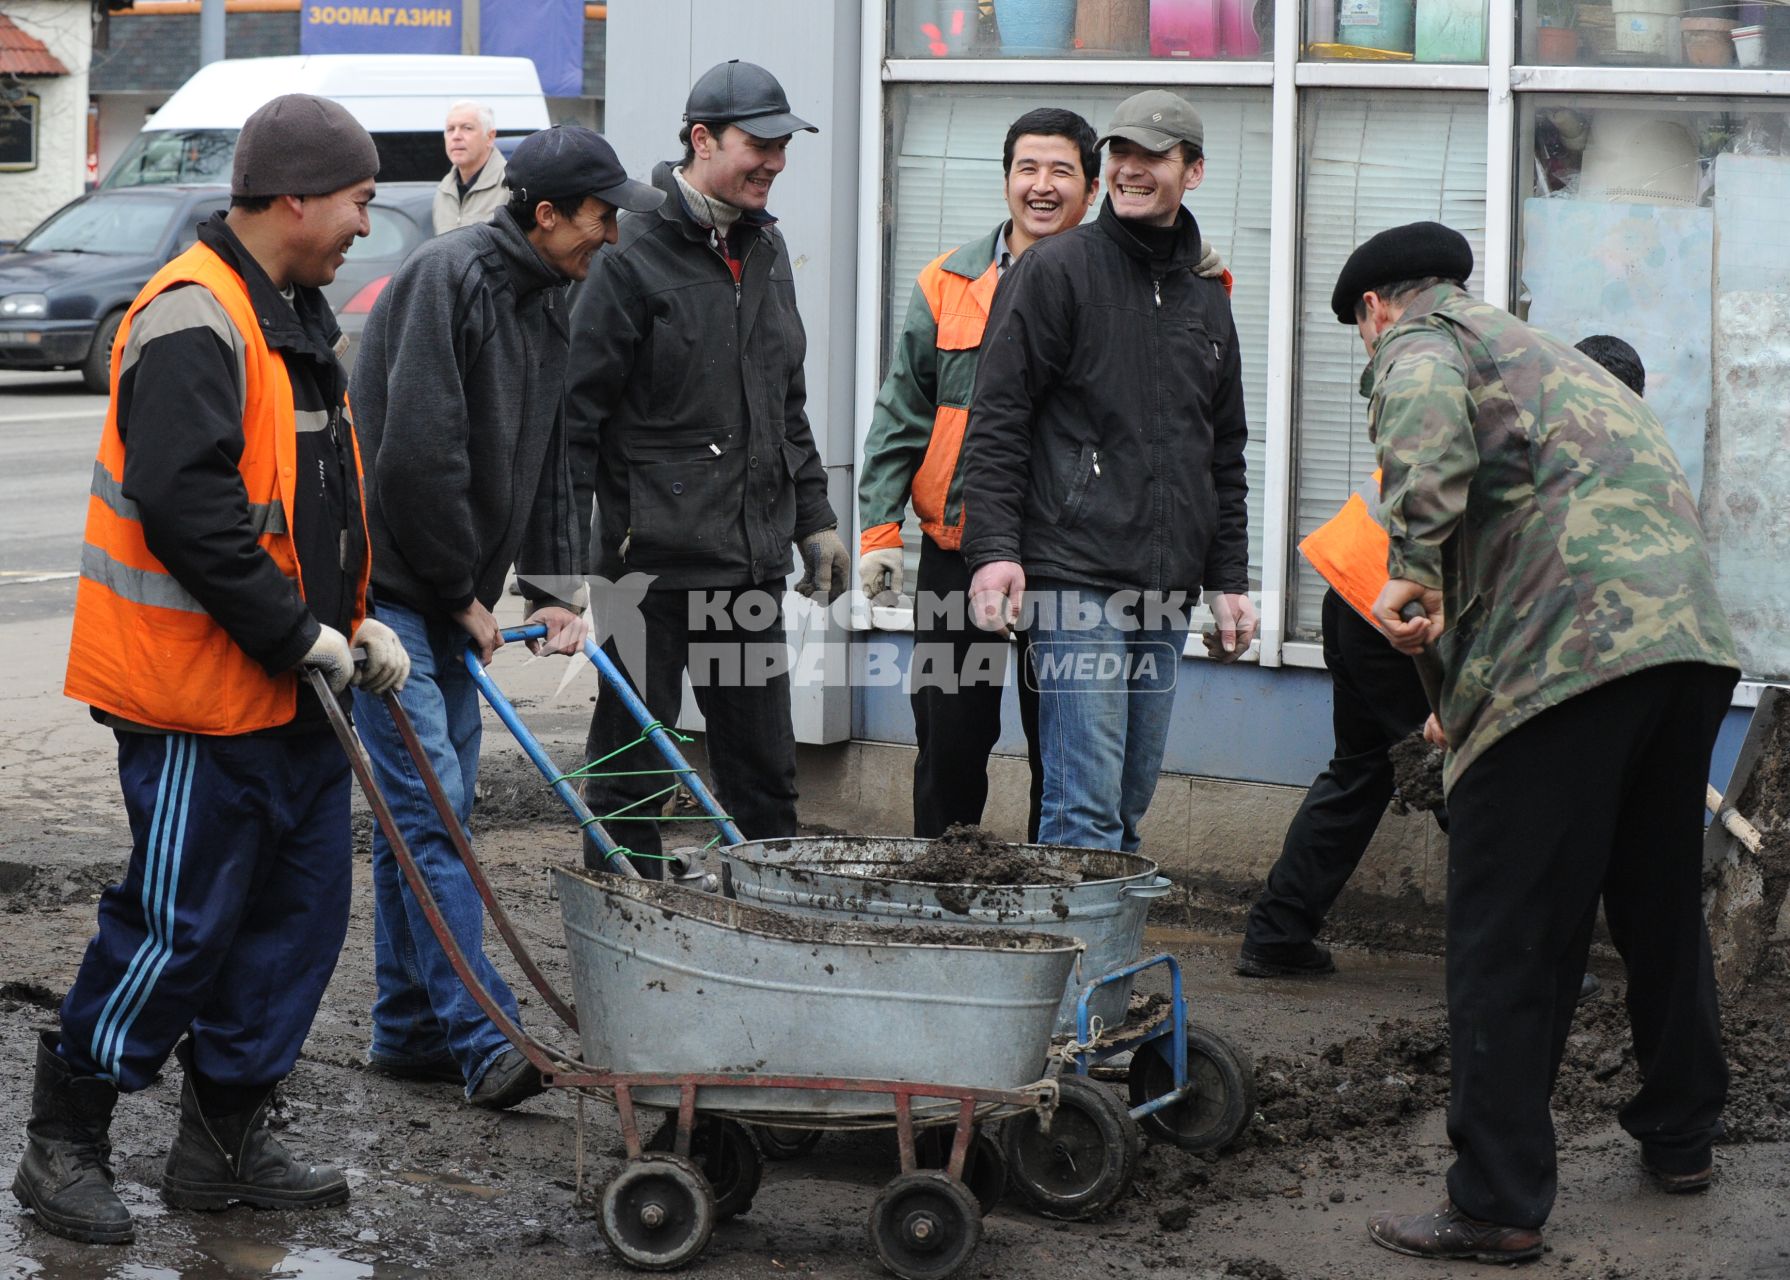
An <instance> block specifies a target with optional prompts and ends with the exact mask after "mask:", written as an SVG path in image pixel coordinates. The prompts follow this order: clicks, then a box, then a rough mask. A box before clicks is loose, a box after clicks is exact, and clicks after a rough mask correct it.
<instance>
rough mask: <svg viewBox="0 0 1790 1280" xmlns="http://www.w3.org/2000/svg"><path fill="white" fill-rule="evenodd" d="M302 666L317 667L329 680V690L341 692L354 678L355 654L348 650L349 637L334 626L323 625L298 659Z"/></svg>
mask: <svg viewBox="0 0 1790 1280" xmlns="http://www.w3.org/2000/svg"><path fill="white" fill-rule="evenodd" d="M298 665H299V666H300V667H316V668H317V670H319V671H321V672H322V673H323V678H324V679H325V680H327V681H329V691H330V692H331V693H340V692H342V690H344V689H346V688H347V687H348V682H349V681H350V680H352V679H353V678H354V655H353V654H351V653H349V652H348V637H346V636H344V635H343V634H342V633H341V632H340V631H337V630H336V629H335V628H334V627H321V628H319V629H318V632H317V639H316V640H314V641H312V643H311V647H310V648H309V649H307V650H305V656H304V657H302V658H300V659H299V661H298Z"/></svg>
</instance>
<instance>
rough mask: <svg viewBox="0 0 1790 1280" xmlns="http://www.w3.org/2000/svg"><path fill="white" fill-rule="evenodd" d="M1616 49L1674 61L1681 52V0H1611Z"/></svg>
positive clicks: (1682, 43) (1682, 44) (1682, 52)
mask: <svg viewBox="0 0 1790 1280" xmlns="http://www.w3.org/2000/svg"><path fill="white" fill-rule="evenodd" d="M1610 10H1611V13H1612V14H1613V15H1614V17H1615V25H1616V52H1618V53H1632V54H1639V55H1641V56H1644V57H1646V58H1649V59H1658V60H1660V61H1664V62H1677V61H1678V60H1679V59H1680V58H1681V57H1682V56H1683V55H1684V37H1683V33H1682V30H1681V24H1682V22H1683V5H1682V3H1681V0H1611V4H1610Z"/></svg>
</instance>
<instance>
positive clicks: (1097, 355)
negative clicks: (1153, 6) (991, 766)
mask: <svg viewBox="0 0 1790 1280" xmlns="http://www.w3.org/2000/svg"><path fill="white" fill-rule="evenodd" d="M1204 140H1205V139H1204V130H1203V128H1202V126H1201V123H1200V118H1199V114H1198V113H1197V112H1196V111H1194V109H1193V108H1192V107H1191V106H1190V105H1189V104H1188V103H1187V102H1186V101H1184V100H1183V99H1181V98H1180V97H1178V96H1176V95H1175V94H1172V93H1168V92H1166V91H1163V90H1150V91H1148V92H1145V93H1140V94H1137V95H1135V96H1134V97H1131V98H1128V99H1127V100H1126V101H1125V102H1123V103H1121V104H1120V105H1119V108H1118V110H1117V111H1115V112H1114V113H1113V118H1112V123H1111V124H1110V125H1109V126H1108V127H1107V130H1106V134H1105V136H1104V137H1103V138H1102V139H1101V140H1100V141H1101V142H1102V143H1103V144H1104V145H1106V147H1107V159H1106V171H1105V175H1104V176H1105V179H1106V199H1105V201H1104V202H1103V203H1102V204H1101V207H1100V213H1099V216H1098V217H1097V218H1096V219H1095V221H1094V222H1093V223H1091V224H1088V225H1086V226H1081V227H1076V228H1074V229H1072V230H1070V231H1066V232H1064V233H1063V234H1062V235H1059V236H1054V237H1052V238H1050V239H1048V240H1045V241H1042V242H1040V243H1038V244H1036V245H1033V246H1032V248H1031V249H1030V250H1028V251H1027V253H1026V255H1025V257H1023V258H1021V259H1020V260H1019V261H1018V262H1016V263H1014V265H1013V267H1012V268H1011V269H1010V270H1009V271H1008V272H1007V276H1006V279H1005V280H1004V281H1003V282H1002V284H1001V287H1000V289H999V291H998V292H997V293H996V294H995V299H994V306H993V308H992V310H991V311H990V313H989V318H988V329H987V337H986V339H985V341H984V344H983V354H982V360H981V364H980V366H979V367H978V369H977V372H976V384H975V391H974V393H973V396H972V398H971V402H970V416H969V428H968V434H967V435H966V437H965V441H964V450H963V506H964V512H965V521H964V533H963V554H964V558H965V559H966V560H967V561H968V562H969V565H970V568H971V570H972V571H973V577H972V578H971V582H970V595H971V608H972V610H973V611H974V613H975V617H976V621H977V622H978V624H979V625H981V626H984V627H986V628H987V629H989V630H996V631H1005V630H1006V629H1007V628H1009V627H1011V626H1013V625H1014V624H1015V623H1017V622H1018V621H1019V619H1020V616H1021V609H1022V607H1023V606H1024V604H1025V601H1026V597H1027V596H1028V595H1031V596H1033V597H1034V599H1033V604H1034V608H1033V609H1032V610H1031V611H1030V612H1031V615H1032V616H1031V620H1030V623H1029V625H1030V627H1031V638H1032V646H1033V649H1032V653H1033V666H1034V670H1035V672H1036V678H1037V681H1038V689H1039V709H1038V721H1039V734H1040V738H1041V740H1042V744H1043V766H1044V795H1043V810H1042V814H1041V817H1040V822H1039V830H1038V838H1039V839H1040V840H1042V841H1044V842H1045V843H1048V844H1067V845H1080V846H1084V847H1089V848H1100V849H1124V850H1131V849H1135V848H1137V846H1138V843H1139V839H1140V836H1139V824H1140V823H1141V822H1142V820H1143V816H1144V811H1145V810H1146V809H1147V808H1148V807H1149V803H1150V797H1151V796H1152V795H1153V794H1154V793H1155V790H1156V779H1157V774H1158V771H1159V770H1160V769H1161V766H1162V754H1163V750H1164V747H1165V745H1166V743H1167V740H1168V727H1169V713H1170V710H1171V709H1172V707H1173V705H1174V684H1175V674H1176V671H1177V669H1178V667H1179V664H1180V659H1181V649H1182V646H1183V645H1184V644H1185V642H1186V639H1187V632H1188V625H1189V619H1188V612H1189V610H1191V609H1192V607H1193V605H1194V603H1195V602H1196V601H1197V600H1198V598H1199V595H1200V593H1201V591H1202V590H1204V591H1205V592H1206V593H1207V594H1208V598H1209V600H1210V602H1211V605H1212V610H1213V614H1214V617H1215V619H1216V621H1217V624H1218V631H1217V634H1216V635H1214V636H1213V637H1211V638H1210V639H1209V641H1208V648H1209V649H1211V650H1212V651H1213V652H1214V653H1215V655H1216V656H1218V657H1219V658H1220V659H1221V660H1224V661H1234V660H1235V659H1236V658H1237V657H1239V656H1241V655H1242V653H1243V651H1244V650H1245V649H1246V648H1248V646H1249V643H1250V640H1251V639H1252V638H1253V635H1254V632H1255V610H1254V608H1253V606H1252V605H1251V604H1250V601H1249V596H1248V594H1247V593H1248V591H1249V535H1248V510H1247V503H1246V497H1247V484H1246V482H1245V479H1244V462H1243V447H1244V444H1245V442H1246V441H1247V439H1248V434H1249V432H1248V427H1247V424H1246V423H1245V422H1244V418H1243V372H1242V363H1241V361H1240V359H1239V355H1238V350H1237V345H1238V344H1237V330H1236V326H1235V325H1234V324H1233V323H1232V321H1231V307H1230V298H1229V295H1228V291H1227V289H1226V286H1225V282H1224V281H1223V280H1222V279H1211V278H1205V277H1202V276H1201V275H1200V274H1199V273H1198V270H1197V268H1198V264H1199V262H1200V258H1201V251H1200V232H1199V226H1198V224H1196V223H1195V221H1194V219H1193V215H1192V214H1190V213H1189V212H1188V211H1187V210H1186V209H1185V208H1183V207H1182V203H1181V201H1182V198H1183V197H1184V196H1185V195H1186V193H1187V192H1189V191H1192V190H1194V188H1196V187H1198V186H1199V184H1200V182H1201V180H1202V179H1203V178H1204V177H1205V173H1206V161H1205V155H1204V152H1203V150H1202V146H1203V143H1204Z"/></svg>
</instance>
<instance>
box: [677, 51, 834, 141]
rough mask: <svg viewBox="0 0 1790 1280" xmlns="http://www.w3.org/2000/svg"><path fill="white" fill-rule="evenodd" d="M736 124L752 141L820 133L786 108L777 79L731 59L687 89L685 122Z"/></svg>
mask: <svg viewBox="0 0 1790 1280" xmlns="http://www.w3.org/2000/svg"><path fill="white" fill-rule="evenodd" d="M699 121H700V122H701V123H703V124H732V125H738V126H739V127H740V128H742V129H744V130H745V131H746V132H747V133H749V134H751V135H752V136H753V137H754V138H783V137H787V136H789V135H790V134H792V133H795V132H796V131H797V130H805V131H806V132H808V133H819V132H820V130H819V129H818V128H816V127H815V126H814V125H811V124H809V123H808V122H807V121H806V120H804V119H802V117H800V116H798V115H796V114H795V113H793V112H792V111H790V109H789V95H788V94H786V93H784V92H783V86H782V85H780V84H778V83H777V77H776V76H774V75H772V74H771V73H770V72H769V71H766V70H765V69H764V68H763V67H761V66H759V65H757V64H756V63H752V62H741V61H740V60H739V59H738V58H734V59H732V60H731V61H729V62H723V63H721V64H720V65H719V66H714V67H710V68H709V69H708V70H707V71H705V72H703V73H702V76H701V78H700V79H698V80H697V81H696V83H695V84H694V85H692V86H690V97H689V98H688V99H687V100H686V101H685V103H684V123H685V124H695V123H697V122H699Z"/></svg>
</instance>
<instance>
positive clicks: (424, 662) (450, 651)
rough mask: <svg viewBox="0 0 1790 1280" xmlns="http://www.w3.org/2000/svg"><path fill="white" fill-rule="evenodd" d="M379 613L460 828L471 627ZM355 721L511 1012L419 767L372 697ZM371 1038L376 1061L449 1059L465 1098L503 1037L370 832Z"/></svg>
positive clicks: (409, 707)
mask: <svg viewBox="0 0 1790 1280" xmlns="http://www.w3.org/2000/svg"><path fill="white" fill-rule="evenodd" d="M376 616H377V617H378V619H379V621H381V622H383V623H385V624H386V625H387V626H388V627H390V628H391V629H392V630H393V631H395V632H397V633H398V638H399V639H400V640H402V641H403V642H404V648H405V650H406V651H407V652H408V653H409V654H410V679H409V680H408V681H407V682H406V683H405V685H404V691H403V692H402V693H401V694H399V695H398V700H399V702H400V703H401V704H402V705H403V707H404V710H405V711H406V712H407V713H408V714H409V716H410V719H411V723H412V724H413V725H414V726H415V727H416V735H417V738H418V740H419V741H421V743H422V745H423V750H424V752H425V753H426V754H427V755H428V757H429V763H430V765H431V766H433V767H434V769H435V774H436V776H437V777H438V778H440V779H441V785H442V789H443V790H444V791H446V793H447V797H448V800H449V801H450V802H451V803H452V805H453V806H454V812H455V814H457V815H458V816H459V819H460V826H461V828H462V829H464V828H465V826H466V821H467V819H468V818H469V817H470V816H471V814H472V789H473V784H474V783H475V782H477V780H478V773H479V737H480V726H479V694H478V689H477V687H476V686H475V685H474V684H473V682H472V677H471V676H470V675H469V674H467V671H466V664H465V661H464V659H463V657H462V655H463V654H464V653H465V652H466V641H467V635H466V632H465V631H464V630H463V629H462V628H461V627H460V626H459V624H457V623H456V622H454V620H453V619H451V618H441V619H428V618H425V617H424V616H423V615H422V614H420V613H417V612H416V611H415V610H413V609H407V608H405V607H404V606H402V605H395V604H389V603H385V602H381V603H379V605H378V606H377V610H376ZM354 719H355V725H356V727H357V728H358V729H359V730H360V739H361V742H362V743H363V744H365V746H366V748H367V756H368V758H369V759H370V760H371V761H372V763H373V773H374V776H375V777H376V778H377V779H378V780H379V787H380V790H382V791H383V792H384V793H385V799H386V803H387V804H389V805H390V806H391V810H392V816H393V817H394V818H396V819H397V823H398V829H399V830H400V831H401V832H403V834H404V840H405V842H406V843H407V844H408V845H409V846H410V852H411V854H412V856H414V857H415V858H416V863H417V867H418V869H419V870H420V871H421V872H422V875H423V879H424V880H425V881H426V882H427V883H428V885H429V891H430V892H431V893H432V894H434V896H435V901H436V903H437V904H438V905H439V906H440V907H441V913H442V916H443V917H444V918H445V919H446V920H447V923H448V927H449V929H451V930H452V932H453V935H454V940H455V941H456V942H458V943H459V944H460V950H461V951H462V952H463V953H464V954H465V955H466V957H467V959H468V960H469V961H470V962H471V964H472V968H473V972H474V973H475V974H477V976H478V978H479V981H480V982H482V983H483V984H484V986H485V989H486V990H487V991H489V992H490V993H491V995H492V996H493V997H494V998H495V999H496V1001H497V1003H498V1005H499V1006H500V1007H501V1008H502V1009H503V1011H504V1012H505V1013H506V1014H508V1015H509V1016H510V1017H511V1018H512V1019H514V1018H516V1017H517V1013H516V997H515V996H514V995H512V994H511V993H510V988H509V986H508V984H506V983H505V982H504V980H503V979H502V978H501V977H499V976H498V973H497V970H496V969H494V968H493V967H492V966H491V962H490V961H489V960H487V959H486V958H485V951H484V931H485V907H484V904H483V903H482V902H481V901H480V900H479V894H478V890H477V889H476V888H474V887H473V883H472V877H471V876H469V875H468V874H467V873H466V867H465V866H464V864H462V863H461V861H460V856H459V855H458V854H457V853H455V852H454V846H453V845H452V843H450V841H449V838H448V833H447V831H446V830H444V829H443V828H442V825H441V819H440V818H439V817H438V816H437V814H436V812H435V805H434V803H433V802H432V801H431V800H430V799H429V793H428V790H427V789H426V788H425V787H424V786H423V779H422V775H421V774H420V773H418V772H417V768H416V765H415V764H414V763H413V762H412V761H411V759H410V753H409V752H408V751H406V750H405V749H404V740H403V739H402V738H400V737H399V736H398V727H397V725H396V724H394V723H393V722H392V718H391V715H390V713H389V712H387V711H386V709H385V706H384V704H383V702H382V701H381V700H380V699H378V698H373V697H369V696H368V695H367V694H364V693H362V692H361V691H360V690H358V689H356V690H355V692H354ZM373 971H374V976H375V978H376V980H377V983H378V991H377V994H376V995H375V996H374V999H373V1043H372V1047H371V1048H370V1049H369V1051H368V1057H369V1058H370V1059H371V1060H372V1061H374V1062H377V1063H379V1064H381V1065H383V1066H391V1067H400V1068H401V1067H418V1066H425V1065H430V1064H433V1063H438V1062H440V1061H441V1060H442V1059H443V1058H447V1057H450V1056H451V1057H452V1058H453V1060H454V1062H455V1063H456V1064H457V1065H458V1066H459V1068H460V1073H461V1075H462V1076H464V1077H465V1079H466V1092H467V1095H468V1096H469V1097H470V1096H471V1094H472V1091H473V1089H474V1088H476V1087H477V1085H478V1082H479V1079H480V1077H482V1076H483V1075H484V1074H485V1070H486V1069H487V1068H488V1067H489V1066H490V1065H491V1064H492V1063H493V1062H494V1061H496V1060H497V1058H498V1057H499V1056H500V1055H501V1054H502V1053H503V1051H504V1050H506V1049H508V1048H510V1047H511V1046H510V1042H509V1041H508V1040H507V1039H505V1038H504V1035H503V1033H502V1032H501V1031H499V1030H498V1029H497V1025H496V1024H495V1023H493V1022H492V1021H491V1019H489V1018H487V1017H486V1016H485V1014H484V1012H483V1011H482V1010H481V1009H480V1008H479V1007H478V1004H477V1003H476V1002H475V1001H474V1000H473V998H472V995H471V994H470V993H469V992H468V991H467V990H466V987H465V986H464V985H463V984H462V983H461V981H460V979H459V977H458V976H456V975H455V973H454V969H453V966H452V965H451V964H450V963H449V962H448V958H447V953H446V952H444V951H443V950H442V949H441V943H440V942H438V941H437V940H436V938H435V934H434V932H433V930H431V929H430V927H429V922H428V920H426V919H425V918H424V916H423V912H422V908H421V907H420V906H419V905H418V904H417V901H416V898H415V897H414V896H413V895H412V894H411V892H410V886H409V885H408V884H406V883H405V882H404V873H403V872H402V871H400V870H399V869H398V859H397V857H396V855H395V854H393V853H392V849H391V845H390V844H389V843H387V841H386V838H385V833H384V832H382V831H380V830H378V829H377V828H375V829H374V832H373Z"/></svg>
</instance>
